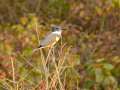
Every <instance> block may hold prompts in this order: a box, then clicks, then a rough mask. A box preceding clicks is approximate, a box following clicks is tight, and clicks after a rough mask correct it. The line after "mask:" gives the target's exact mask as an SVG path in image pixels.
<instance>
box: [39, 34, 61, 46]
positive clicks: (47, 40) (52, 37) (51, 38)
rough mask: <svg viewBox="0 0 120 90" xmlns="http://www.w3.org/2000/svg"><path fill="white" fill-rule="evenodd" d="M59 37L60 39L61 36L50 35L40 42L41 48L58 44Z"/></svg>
mask: <svg viewBox="0 0 120 90" xmlns="http://www.w3.org/2000/svg"><path fill="white" fill-rule="evenodd" d="M57 37H58V38H60V35H58V34H53V33H51V34H49V35H48V36H46V37H45V38H44V39H43V40H42V41H41V42H40V45H41V46H49V45H51V44H53V43H55V42H56V38H57Z"/></svg>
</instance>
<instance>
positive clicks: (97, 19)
mask: <svg viewBox="0 0 120 90" xmlns="http://www.w3.org/2000/svg"><path fill="white" fill-rule="evenodd" d="M51 24H57V25H62V26H64V27H65V28H66V30H64V31H63V34H62V36H63V37H62V40H61V41H60V42H59V43H58V44H57V45H56V46H57V47H56V50H55V51H60V48H61V47H62V46H63V45H65V46H64V48H62V49H63V52H67V49H68V48H69V47H70V50H69V55H68V56H67V59H66V61H65V65H66V66H70V68H67V69H65V70H64V72H63V73H62V75H61V76H60V79H61V80H64V79H65V80H66V81H67V83H66V82H64V83H65V84H64V85H63V86H64V88H65V90H120V0H0V60H1V61H0V88H1V89H0V90H10V89H8V87H9V88H10V87H14V85H11V83H12V81H11V80H13V81H16V82H17V81H18V80H21V81H22V82H21V84H19V86H20V87H22V86H23V87H24V89H20V90H34V89H33V88H35V86H36V85H38V86H39V89H38V90H45V89H44V87H45V86H44V83H45V81H44V79H42V78H41V77H43V76H44V73H42V71H41V72H38V71H37V70H32V67H31V66H29V65H28V64H27V62H30V63H32V65H33V66H36V67H37V68H41V67H40V61H41V60H40V53H39V52H36V53H34V54H32V50H33V49H34V48H36V47H37V46H38V44H39V42H38V37H39V39H42V38H43V37H44V36H45V35H46V34H47V33H48V32H50V25H51ZM61 42H62V44H61ZM56 53H57V52H56ZM62 54H63V55H62V56H60V58H61V57H64V56H65V55H64V53H62ZM28 57H30V58H29V59H28ZM56 57H57V55H56ZM51 66H52V65H51ZM14 69H15V70H14ZM28 72H30V73H29V75H27V76H26V73H28ZM13 74H14V77H15V78H13ZM23 78H24V79H23ZM56 87H57V89H58V90H60V89H59V86H57V85H56ZM6 88H7V89H6ZM15 90H17V89H15ZM35 90H36V89H35ZM53 90H56V89H53ZM63 90H64V89H63Z"/></svg>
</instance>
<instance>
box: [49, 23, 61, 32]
mask: <svg viewBox="0 0 120 90" xmlns="http://www.w3.org/2000/svg"><path fill="white" fill-rule="evenodd" d="M51 28H52V32H57V31H58V32H62V28H61V27H60V26H57V25H52V26H51Z"/></svg>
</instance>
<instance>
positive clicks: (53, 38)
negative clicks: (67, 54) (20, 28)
mask: <svg viewBox="0 0 120 90" xmlns="http://www.w3.org/2000/svg"><path fill="white" fill-rule="evenodd" d="M51 30H52V32H51V33H49V34H48V35H46V36H45V37H44V39H43V40H41V41H40V45H39V46H38V48H45V47H53V46H54V45H55V44H56V43H57V42H58V41H59V40H60V38H61V37H62V35H61V34H62V28H61V27H60V26H58V25H52V26H51Z"/></svg>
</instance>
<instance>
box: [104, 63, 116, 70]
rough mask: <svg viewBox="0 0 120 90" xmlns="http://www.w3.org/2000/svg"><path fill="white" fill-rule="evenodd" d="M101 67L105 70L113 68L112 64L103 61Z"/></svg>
mask: <svg viewBox="0 0 120 90" xmlns="http://www.w3.org/2000/svg"><path fill="white" fill-rule="evenodd" d="M103 68H104V69H106V70H112V69H113V68H114V66H113V65H112V64H109V63H104V64H103Z"/></svg>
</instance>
